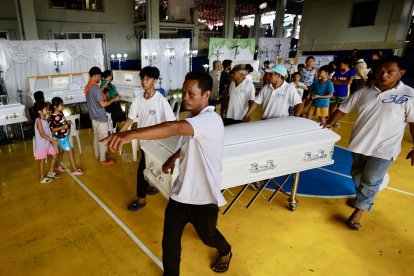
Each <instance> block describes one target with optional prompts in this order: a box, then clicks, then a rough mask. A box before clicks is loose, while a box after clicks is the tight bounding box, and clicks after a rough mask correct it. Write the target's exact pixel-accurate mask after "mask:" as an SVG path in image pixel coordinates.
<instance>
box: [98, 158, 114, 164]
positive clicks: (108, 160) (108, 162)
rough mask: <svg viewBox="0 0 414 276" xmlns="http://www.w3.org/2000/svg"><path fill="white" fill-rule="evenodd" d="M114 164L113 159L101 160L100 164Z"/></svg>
mask: <svg viewBox="0 0 414 276" xmlns="http://www.w3.org/2000/svg"><path fill="white" fill-rule="evenodd" d="M113 164H115V160H113V159H106V160H105V161H102V162H101V165H113Z"/></svg>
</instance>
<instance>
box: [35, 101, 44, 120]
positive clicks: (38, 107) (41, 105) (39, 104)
mask: <svg viewBox="0 0 414 276" xmlns="http://www.w3.org/2000/svg"><path fill="white" fill-rule="evenodd" d="M45 107H47V103H45V102H43V101H38V102H35V104H34V105H33V112H34V116H35V118H40V114H39V111H42V110H43V109H44V108H45Z"/></svg>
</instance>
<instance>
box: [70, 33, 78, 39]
mask: <svg viewBox="0 0 414 276" xmlns="http://www.w3.org/2000/svg"><path fill="white" fill-rule="evenodd" d="M68 39H80V33H68Z"/></svg>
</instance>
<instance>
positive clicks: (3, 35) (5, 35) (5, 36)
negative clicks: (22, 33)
mask: <svg viewBox="0 0 414 276" xmlns="http://www.w3.org/2000/svg"><path fill="white" fill-rule="evenodd" d="M2 38H3V39H9V32H6V31H0V39H2Z"/></svg>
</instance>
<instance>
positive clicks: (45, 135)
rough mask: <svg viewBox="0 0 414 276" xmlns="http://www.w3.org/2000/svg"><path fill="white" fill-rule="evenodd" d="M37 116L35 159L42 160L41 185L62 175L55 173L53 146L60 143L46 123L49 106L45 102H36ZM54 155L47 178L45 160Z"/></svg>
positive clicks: (40, 167) (54, 151)
mask: <svg viewBox="0 0 414 276" xmlns="http://www.w3.org/2000/svg"><path fill="white" fill-rule="evenodd" d="M34 110H35V114H36V121H35V128H34V129H35V159H36V160H40V165H39V169H40V183H50V182H52V180H53V178H59V177H60V175H59V174H57V173H55V172H54V171H53V168H54V166H55V162H56V149H55V147H54V146H53V145H55V146H59V142H58V141H56V140H55V139H53V138H52V134H51V132H50V129H49V124H48V123H47V122H46V119H45V118H46V115H47V114H48V106H47V104H46V103H45V102H42V101H40V102H36V103H35V105H34ZM48 154H49V155H52V161H51V162H50V169H49V172H48V174H47V176H46V177H45V160H46V158H47V155H48Z"/></svg>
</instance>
